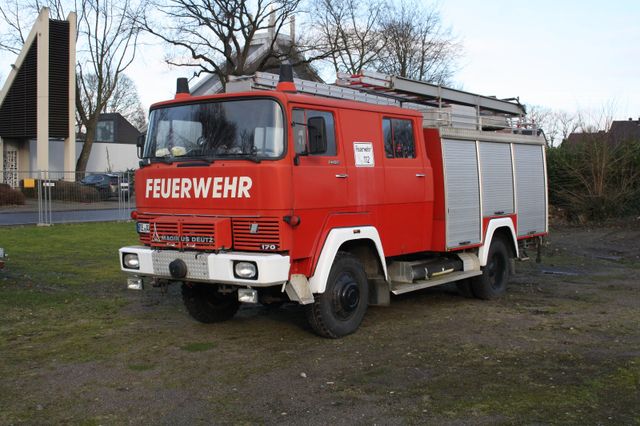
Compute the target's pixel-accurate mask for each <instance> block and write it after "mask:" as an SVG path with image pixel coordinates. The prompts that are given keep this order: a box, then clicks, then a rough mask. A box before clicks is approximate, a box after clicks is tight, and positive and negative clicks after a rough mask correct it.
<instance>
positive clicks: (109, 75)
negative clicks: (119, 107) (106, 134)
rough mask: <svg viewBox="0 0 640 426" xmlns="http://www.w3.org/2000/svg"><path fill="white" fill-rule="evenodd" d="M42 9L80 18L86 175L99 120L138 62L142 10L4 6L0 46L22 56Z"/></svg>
mask: <svg viewBox="0 0 640 426" xmlns="http://www.w3.org/2000/svg"><path fill="white" fill-rule="evenodd" d="M42 7H48V8H49V9H50V16H51V18H53V19H65V18H66V16H67V14H68V12H70V11H72V10H73V11H76V12H77V14H78V19H77V25H78V28H77V34H78V39H77V55H76V57H77V65H76V69H77V79H76V85H77V87H76V112H77V114H76V117H77V121H78V127H80V128H83V129H84V130H85V132H86V137H85V141H84V144H83V146H82V151H81V152H80V156H79V158H78V161H77V163H76V170H77V171H79V172H84V171H85V170H86V166H87V162H88V160H89V155H90V154H91V147H92V146H93V142H94V140H95V134H96V126H97V124H98V117H99V115H100V113H101V112H102V111H104V109H105V108H106V106H107V104H108V102H109V100H110V99H111V96H112V94H113V93H114V91H115V90H116V87H117V85H118V81H119V79H120V78H121V76H122V75H123V73H124V72H125V70H126V69H127V68H128V67H129V65H131V63H132V62H133V60H134V58H135V53H136V43H137V38H138V33H139V32H138V28H137V26H136V25H133V22H134V20H135V17H136V16H137V14H138V13H140V9H139V8H138V7H136V6H135V5H134V4H133V3H132V1H131V0H124V1H118V0H74V1H71V0H69V1H64V0H48V1H40V0H14V1H13V2H12V3H8V4H5V5H4V6H0V20H1V21H4V22H5V23H6V24H7V26H6V27H5V31H3V32H2V33H1V34H0V47H2V48H4V49H6V50H7V51H9V52H12V53H14V54H17V53H19V52H20V49H21V48H22V45H23V44H24V41H25V38H26V36H27V31H28V30H29V28H31V26H32V25H33V22H34V21H35V19H36V17H37V15H38V13H39V12H40V9H41V8H42Z"/></svg>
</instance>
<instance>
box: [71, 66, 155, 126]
mask: <svg viewBox="0 0 640 426" xmlns="http://www.w3.org/2000/svg"><path fill="white" fill-rule="evenodd" d="M84 86H85V88H86V90H84V91H83V92H82V96H81V99H80V102H81V103H82V108H84V109H89V108H90V105H91V104H95V103H96V99H95V98H96V96H97V91H98V77H97V76H96V75H95V74H88V75H85V76H84ZM101 112H105V113H112V112H115V113H119V114H121V115H122V116H123V117H125V118H126V119H127V120H128V121H129V122H130V123H131V124H133V125H134V126H135V127H136V128H137V129H138V130H139V131H143V130H144V129H145V128H146V127H147V119H146V113H145V111H144V109H143V108H142V104H141V103H140V98H139V97H138V90H137V88H136V85H135V83H134V82H133V80H131V79H130V78H129V77H128V76H127V75H126V74H122V75H121V76H120V78H119V79H118V83H117V84H116V87H115V89H114V90H113V93H112V94H111V97H110V98H109V101H108V102H107V104H106V105H105V107H104V109H103V110H102V111H101ZM78 121H79V120H78ZM81 130H82V131H83V132H86V129H85V128H84V127H82V129H81Z"/></svg>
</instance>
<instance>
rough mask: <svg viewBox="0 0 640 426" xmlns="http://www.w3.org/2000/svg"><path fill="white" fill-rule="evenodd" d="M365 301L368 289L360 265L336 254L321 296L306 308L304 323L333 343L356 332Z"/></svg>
mask: <svg viewBox="0 0 640 426" xmlns="http://www.w3.org/2000/svg"><path fill="white" fill-rule="evenodd" d="M368 301H369V286H368V282H367V276H366V274H365V272H364V268H363V267H362V264H361V263H360V262H359V261H358V260H357V259H356V258H355V257H353V256H352V255H351V254H349V253H346V252H339V253H338V254H337V256H336V258H335V260H334V262H333V265H332V266H331V271H330V272H329V279H328V280H327V287H326V288H325V291H324V293H322V294H320V295H317V296H316V301H315V302H314V303H313V304H311V305H308V306H307V319H308V320H309V324H310V325H311V327H312V328H313V330H314V331H315V332H316V333H317V334H318V335H320V336H322V337H329V338H332V339H336V338H338V337H342V336H346V335H347V334H351V333H353V332H354V331H356V330H357V329H358V327H359V326H360V323H362V319H363V318H364V314H365V312H366V311H367V305H368Z"/></svg>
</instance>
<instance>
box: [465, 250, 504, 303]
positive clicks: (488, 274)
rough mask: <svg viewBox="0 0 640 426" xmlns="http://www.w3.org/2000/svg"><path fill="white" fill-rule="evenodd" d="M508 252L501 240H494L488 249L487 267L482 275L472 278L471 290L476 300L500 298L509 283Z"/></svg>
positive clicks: (483, 269)
mask: <svg viewBox="0 0 640 426" xmlns="http://www.w3.org/2000/svg"><path fill="white" fill-rule="evenodd" d="M509 259H510V251H509V249H508V248H507V245H506V243H505V242H504V240H502V239H501V238H495V239H494V240H493V241H492V242H491V247H489V255H488V257H487V265H486V266H485V267H483V268H482V275H478V276H477V277H473V278H472V283H471V290H472V291H473V294H474V295H475V296H476V297H477V298H478V299H484V300H491V299H495V298H497V297H499V296H502V294H504V292H505V291H506V290H507V283H508V282H509Z"/></svg>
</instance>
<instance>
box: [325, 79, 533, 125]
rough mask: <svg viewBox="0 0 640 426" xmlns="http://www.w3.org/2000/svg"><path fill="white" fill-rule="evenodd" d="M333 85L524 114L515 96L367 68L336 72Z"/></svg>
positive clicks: (424, 101) (431, 103) (431, 102)
mask: <svg viewBox="0 0 640 426" xmlns="http://www.w3.org/2000/svg"><path fill="white" fill-rule="evenodd" d="M336 85H338V86H342V87H350V88H354V89H358V90H361V91H365V92H367V93H375V94H378V95H384V96H389V97H392V98H394V99H399V100H402V102H412V103H419V104H424V105H429V106H433V107H436V108H441V107H442V106H443V105H444V104H450V105H465V106H472V107H475V108H476V109H477V111H478V113H493V114H496V113H498V114H507V115H510V116H523V115H525V114H526V110H525V107H524V105H522V104H520V102H519V101H518V99H517V98H516V99H514V100H515V102H513V101H512V100H511V99H509V100H506V99H497V98H495V97H491V96H482V95H477V94H474V93H470V92H465V91H462V90H456V89H450V88H447V87H442V86H440V85H436V84H431V83H426V82H424V81H418V80H411V79H408V78H404V77H399V76H395V75H387V74H381V73H377V72H371V71H364V72H362V73H361V74H355V75H350V74H344V73H339V74H338V79H337V81H336Z"/></svg>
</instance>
